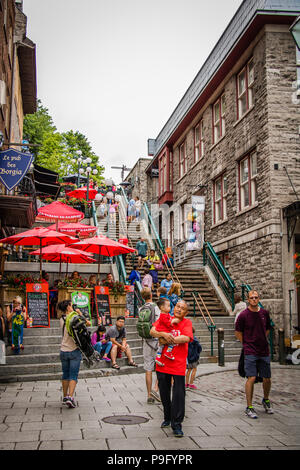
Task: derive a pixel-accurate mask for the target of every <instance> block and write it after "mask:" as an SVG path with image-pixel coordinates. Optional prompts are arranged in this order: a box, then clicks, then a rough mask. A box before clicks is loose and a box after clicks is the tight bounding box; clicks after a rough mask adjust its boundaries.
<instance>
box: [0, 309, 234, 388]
mask: <svg viewBox="0 0 300 470" xmlns="http://www.w3.org/2000/svg"><path fill="white" fill-rule="evenodd" d="M189 318H190V319H191V320H192V322H193V326H194V328H195V330H196V331H195V336H196V337H197V338H198V339H199V340H200V342H201V345H202V348H203V351H202V353H201V357H200V365H199V367H201V364H205V363H208V362H212V361H213V362H215V361H216V358H213V357H211V342H210V332H209V331H208V329H207V327H206V325H205V323H204V321H203V320H202V319H201V318H199V317H196V318H193V317H189ZM136 321H137V320H136V319H135V318H127V319H126V330H127V340H128V344H129V345H130V348H131V350H132V355H133V359H134V361H135V362H136V363H137V364H138V367H130V366H128V365H127V358H126V357H124V358H122V359H118V361H117V362H118V364H119V365H120V370H115V369H112V368H111V367H110V364H109V363H107V362H105V361H100V362H97V363H95V364H94V365H93V366H92V367H91V368H89V369H88V368H86V367H85V366H84V364H83V363H82V365H81V368H80V372H79V378H81V379H85V378H91V377H103V376H109V375H117V374H118V375H122V374H130V373H143V372H144V369H143V352H142V341H143V340H142V339H141V338H140V337H139V336H138V334H137V331H136V326H135V325H136ZM214 321H215V324H216V326H217V328H224V337H225V362H235V361H238V359H239V354H240V349H241V347H240V344H239V343H238V342H237V341H236V340H235V337H234V329H233V322H234V318H233V317H215V318H214ZM89 329H90V331H94V330H95V327H91V328H89ZM61 335H62V332H61V328H60V327H59V320H53V319H51V322H50V328H25V329H24V350H23V351H21V352H20V354H19V355H15V354H13V352H12V351H11V349H10V347H7V348H6V354H7V357H6V365H0V383H7V382H29V381H30V382H31V381H37V380H47V381H49V380H61V377H62V372H61V362H60V358H59V350H60V343H61ZM217 347H218V339H217V333H216V331H215V332H214V335H213V354H214V356H217V354H218V351H217Z"/></svg>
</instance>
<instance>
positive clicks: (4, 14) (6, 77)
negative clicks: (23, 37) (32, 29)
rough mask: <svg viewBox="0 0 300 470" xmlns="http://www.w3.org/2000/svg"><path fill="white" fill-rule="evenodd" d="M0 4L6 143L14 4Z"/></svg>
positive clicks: (1, 122)
mask: <svg viewBox="0 0 300 470" xmlns="http://www.w3.org/2000/svg"><path fill="white" fill-rule="evenodd" d="M0 3H1V5H0V58H1V60H0V80H1V81H2V82H3V83H5V86H6V93H5V104H1V103H0V131H1V132H2V133H3V135H4V139H5V140H6V141H8V140H9V137H10V109H11V96H12V68H13V49H14V48H13V33H14V27H15V7H14V3H15V2H14V1H13V0H8V1H7V2H4V1H2V0H1V2H0ZM6 4H7V6H6V7H5V5H6ZM2 86H3V84H2Z"/></svg>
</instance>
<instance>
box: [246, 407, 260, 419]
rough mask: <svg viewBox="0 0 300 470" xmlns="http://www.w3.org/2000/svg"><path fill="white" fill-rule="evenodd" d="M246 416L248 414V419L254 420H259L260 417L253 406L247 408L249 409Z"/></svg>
mask: <svg viewBox="0 0 300 470" xmlns="http://www.w3.org/2000/svg"><path fill="white" fill-rule="evenodd" d="M245 414H246V416H248V418H252V419H257V418H258V416H257V414H256V411H255V409H254V408H253V406H252V407H251V408H250V407H249V406H247V408H246V409H245Z"/></svg>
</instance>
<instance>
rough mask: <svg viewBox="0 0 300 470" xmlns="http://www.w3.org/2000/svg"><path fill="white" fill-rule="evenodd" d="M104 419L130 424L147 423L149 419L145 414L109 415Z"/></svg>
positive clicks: (109, 421) (113, 422) (106, 421)
mask: <svg viewBox="0 0 300 470" xmlns="http://www.w3.org/2000/svg"><path fill="white" fill-rule="evenodd" d="M102 421H104V422H105V423H109V424H122V425H130V424H142V423H147V421H149V419H148V418H144V417H143V416H129V415H120V416H107V417H106V418H103V419H102Z"/></svg>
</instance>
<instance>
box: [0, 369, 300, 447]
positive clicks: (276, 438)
mask: <svg viewBox="0 0 300 470" xmlns="http://www.w3.org/2000/svg"><path fill="white" fill-rule="evenodd" d="M144 380H145V379H144V375H143V374H132V375H120V376H113V377H102V378H99V379H81V380H79V382H78V386H77V389H76V397H75V398H76V402H77V404H78V407H77V408H75V409H66V408H65V407H63V406H62V404H61V402H60V400H61V384H60V382H59V381H50V382H24V383H15V384H1V385H0V449H1V450H36V449H40V450H75V449H90V450H112V451H114V450H132V449H139V450H152V451H155V450H197V449H206V450H207V449H210V450H212V449H230V450H245V449H246V450H249V449H263V450H266V449H274V450H300V403H299V395H300V367H298V366H279V365H278V364H273V391H272V395H271V399H272V401H273V405H274V409H275V412H276V413H275V414H274V415H267V414H265V412H264V411H263V408H262V405H261V398H262V393H261V384H257V385H256V386H255V392H254V393H255V401H254V406H256V410H257V412H258V414H259V419H258V420H251V419H249V418H247V417H246V416H245V415H244V408H245V397H244V379H241V378H240V377H239V376H238V374H237V372H236V364H227V365H226V366H225V367H222V368H221V367H219V366H218V365H216V364H211V365H209V364H207V365H203V366H201V367H198V377H197V379H196V382H195V384H196V385H197V386H198V390H197V391H191V390H189V391H188V392H187V398H186V418H185V421H184V424H183V430H184V434H185V435H184V437H183V438H181V439H177V438H174V437H173V434H172V430H171V429H169V428H167V429H161V428H160V423H161V422H162V419H163V415H162V409H161V405H160V404H159V403H157V404H154V405H147V403H146V394H145V384H144ZM113 415H120V416H121V419H123V421H122V422H121V424H109V423H106V422H104V421H103V418H106V417H109V416H113ZM133 415H134V416H139V417H144V418H146V419H147V420H148V421H147V422H145V423H142V424H133V425H129V424H126V419H130V418H128V416H129V417H130V416H133ZM124 420H125V421H124Z"/></svg>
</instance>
